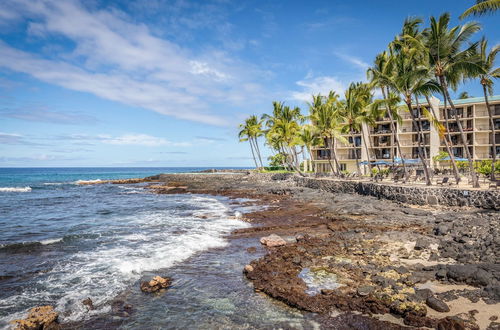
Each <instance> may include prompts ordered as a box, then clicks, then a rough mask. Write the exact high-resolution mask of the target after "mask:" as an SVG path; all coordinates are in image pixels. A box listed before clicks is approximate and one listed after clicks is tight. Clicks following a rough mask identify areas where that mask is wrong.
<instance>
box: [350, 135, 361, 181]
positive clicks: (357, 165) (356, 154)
mask: <svg viewBox="0 0 500 330" xmlns="http://www.w3.org/2000/svg"><path fill="white" fill-rule="evenodd" d="M350 133H351V138H352V146H353V148H354V158H355V159H356V168H357V169H358V175H359V176H361V167H359V159H358V150H357V149H356V140H355V139H354V130H353V129H352V128H351V130H350Z"/></svg>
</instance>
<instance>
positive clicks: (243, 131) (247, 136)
mask: <svg viewBox="0 0 500 330" xmlns="http://www.w3.org/2000/svg"><path fill="white" fill-rule="evenodd" d="M251 134H252V133H251V125H250V121H249V118H247V119H245V123H244V124H240V131H239V132H238V137H239V139H240V142H244V141H248V142H249V143H250V149H251V150H252V157H253V161H254V163H255V168H259V165H258V164H257V158H255V151H254V146H253V143H252V138H251Z"/></svg>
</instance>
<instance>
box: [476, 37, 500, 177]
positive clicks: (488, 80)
mask: <svg viewBox="0 0 500 330" xmlns="http://www.w3.org/2000/svg"><path fill="white" fill-rule="evenodd" d="M498 52H500V45H496V46H494V47H493V48H492V49H491V50H490V52H489V53H488V41H486V39H485V38H483V39H481V42H480V43H479V58H480V65H481V67H482V69H483V72H482V73H481V74H480V75H479V79H480V82H481V85H482V86H483V93H484V100H485V101H486V108H487V109H488V116H489V117H490V129H491V140H492V142H491V143H492V145H493V151H492V157H493V161H492V163H491V180H495V164H496V159H497V157H496V156H497V147H496V141H495V123H494V122H493V112H492V111H491V107H490V102H489V100H488V95H492V94H493V79H498V78H500V68H498V67H497V68H495V59H496V56H497V54H498Z"/></svg>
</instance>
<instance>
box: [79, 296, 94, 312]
mask: <svg viewBox="0 0 500 330" xmlns="http://www.w3.org/2000/svg"><path fill="white" fill-rule="evenodd" d="M82 304H84V305H85V306H87V310H89V311H91V310H93V309H94V303H93V301H92V299H90V298H87V299H84V300H82Z"/></svg>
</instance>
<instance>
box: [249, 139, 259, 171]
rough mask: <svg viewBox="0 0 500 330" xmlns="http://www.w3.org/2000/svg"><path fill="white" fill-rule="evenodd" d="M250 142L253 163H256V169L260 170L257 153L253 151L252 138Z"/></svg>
mask: <svg viewBox="0 0 500 330" xmlns="http://www.w3.org/2000/svg"><path fill="white" fill-rule="evenodd" d="M248 142H249V143H250V149H252V157H253V162H254V163H255V168H256V169H258V168H259V165H258V164H257V159H256V158H255V152H254V151H253V144H252V138H250V137H249V138H248Z"/></svg>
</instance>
